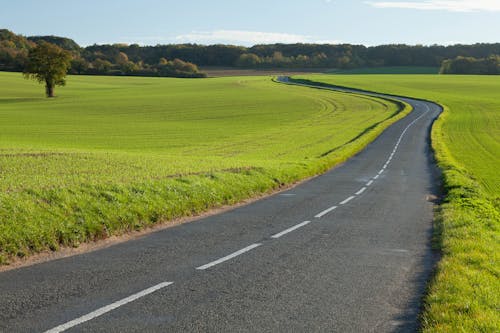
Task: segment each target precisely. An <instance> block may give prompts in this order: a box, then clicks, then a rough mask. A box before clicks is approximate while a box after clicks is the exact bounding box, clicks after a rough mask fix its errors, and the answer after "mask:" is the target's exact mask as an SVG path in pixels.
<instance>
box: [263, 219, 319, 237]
mask: <svg viewBox="0 0 500 333" xmlns="http://www.w3.org/2000/svg"><path fill="white" fill-rule="evenodd" d="M309 223H311V221H304V222H302V223H299V224H296V225H294V226H293V227H291V228H288V229H286V230H283V231H282V232H278V233H277V234H275V235H272V236H271V238H280V237H281V236H283V235H286V234H288V233H289V232H292V231H294V230H297V229H298V228H301V227H303V226H305V225H307V224H309Z"/></svg>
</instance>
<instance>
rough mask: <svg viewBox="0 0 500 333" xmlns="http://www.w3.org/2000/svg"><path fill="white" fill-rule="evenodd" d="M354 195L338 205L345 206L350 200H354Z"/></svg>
mask: <svg viewBox="0 0 500 333" xmlns="http://www.w3.org/2000/svg"><path fill="white" fill-rule="evenodd" d="M354 198H355V197H354V195H351V196H350V197H349V198H347V199H345V200H344V201H342V202H341V203H340V204H341V205H345V204H346V203H348V202H349V201H351V200H352V199H354Z"/></svg>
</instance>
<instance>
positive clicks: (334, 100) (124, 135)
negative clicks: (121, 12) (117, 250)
mask: <svg viewBox="0 0 500 333" xmlns="http://www.w3.org/2000/svg"><path fill="white" fill-rule="evenodd" d="M0 84H1V86H2V91H1V92H0V262H2V261H3V262H4V263H8V262H9V261H11V260H12V259H13V258H15V257H22V256H26V255H29V254H31V253H35V252H39V251H43V250H46V249H52V250H55V249H57V248H59V247H60V246H61V245H64V246H77V245H78V244H79V243H81V242H86V241H91V240H96V239H101V238H105V237H107V236H109V235H115V234H120V233H123V232H126V231H129V230H137V229H141V228H144V227H146V226H150V225H153V224H155V223H159V222H164V221H168V220H171V219H173V218H176V217H180V216H186V215H192V214H197V213H200V212H202V211H205V210H207V209H208V208H211V207H217V206H221V205H224V204H232V203H236V202H239V201H241V200H243V199H246V198H249V197H252V196H256V195H258V194H262V193H264V192H268V191H271V190H273V189H277V188H279V187H281V186H283V185H284V184H290V183H292V182H295V181H297V180H300V179H303V178H305V177H308V176H311V175H314V174H317V173H320V172H323V171H325V170H326V169H327V168H329V167H331V166H333V165H335V164H336V163H339V162H341V161H344V160H345V159H346V158H348V157H349V156H352V155H353V154H354V153H356V152H358V151H359V150H360V149H362V148H363V147H364V146H365V145H366V144H367V143H368V142H370V141H371V140H373V139H374V138H375V137H376V136H377V135H378V134H379V133H380V132H381V131H382V130H383V129H384V128H385V127H387V126H388V125H389V124H390V123H392V122H394V121H395V120H397V119H399V118H401V117H402V116H404V114H406V113H407V112H408V111H409V108H408V107H406V108H404V106H402V105H401V104H397V103H394V102H390V101H387V100H381V99H374V98H366V97H360V96H355V95H350V94H340V93H333V92H329V91H321V90H317V89H304V88H302V87H295V86H288V85H283V84H278V83H275V82H272V80H271V78H269V77H232V78H217V79H203V80H193V79H168V78H139V77H97V76H95V77H92V76H73V77H69V79H68V85H67V87H64V88H59V89H57V90H56V95H58V96H59V97H57V98H55V99H46V98H45V97H44V95H43V93H44V90H43V87H42V86H40V85H38V84H37V83H35V82H33V81H28V80H24V79H23V78H22V76H21V74H19V73H0ZM403 108H404V112H400V111H401V110H402V109H403ZM367 129H368V131H366V132H365V133H364V134H363V135H362V136H361V137H360V138H358V139H357V140H355V141H353V142H351V140H352V139H353V138H355V137H356V136H358V135H359V134H360V133H362V132H364V131H365V130H367ZM329 151H332V153H329V154H327V155H326V156H323V157H321V156H322V155H323V153H325V152H329Z"/></svg>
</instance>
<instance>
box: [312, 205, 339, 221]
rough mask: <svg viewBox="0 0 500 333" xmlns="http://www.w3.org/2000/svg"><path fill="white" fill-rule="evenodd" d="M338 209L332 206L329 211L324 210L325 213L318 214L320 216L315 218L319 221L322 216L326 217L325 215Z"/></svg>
mask: <svg viewBox="0 0 500 333" xmlns="http://www.w3.org/2000/svg"><path fill="white" fill-rule="evenodd" d="M336 208H337V206H332V207H330V208H328V209H325V210H324V211H322V212H321V213H318V214H316V215H314V217H315V218H317V219H319V218H320V217H322V216H324V215H326V214H328V213H330V212H331V211H332V210H334V209H336Z"/></svg>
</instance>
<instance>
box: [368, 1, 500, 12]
mask: <svg viewBox="0 0 500 333" xmlns="http://www.w3.org/2000/svg"><path fill="white" fill-rule="evenodd" d="M365 3H367V4H369V5H371V6H373V7H377V8H404V9H418V10H445V11H450V12H478V11H489V12H498V11H500V1H498V0H424V1H418V2H417V1H396V2H392V1H366V2H365Z"/></svg>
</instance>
